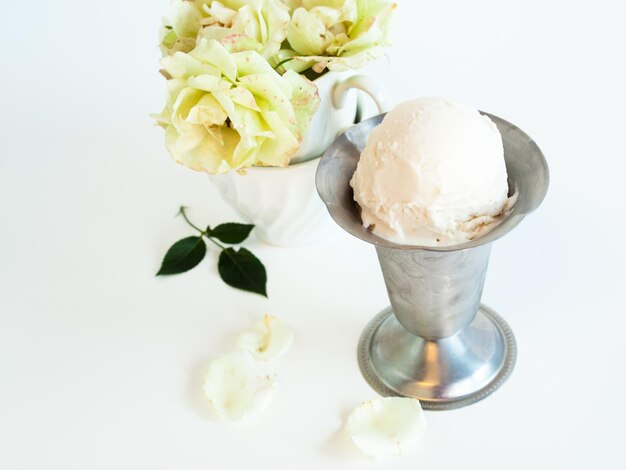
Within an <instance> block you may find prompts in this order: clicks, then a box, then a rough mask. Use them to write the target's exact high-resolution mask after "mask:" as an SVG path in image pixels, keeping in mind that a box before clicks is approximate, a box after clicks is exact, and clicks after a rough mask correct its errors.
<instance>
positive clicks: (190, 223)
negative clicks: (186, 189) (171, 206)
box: [178, 206, 226, 250]
mask: <svg viewBox="0 0 626 470" xmlns="http://www.w3.org/2000/svg"><path fill="white" fill-rule="evenodd" d="M178 212H179V213H180V214H181V215H182V216H183V219H185V222H187V223H188V224H189V225H190V226H191V227H193V228H194V229H196V230H197V231H198V232H200V235H202V236H204V237H206V238H207V239H208V240H209V241H210V242H212V243H214V244H215V245H217V246H219V247H220V248H221V249H222V250H225V249H226V247H225V246H224V245H222V244H221V243H218V242H216V241H215V240H214V239H213V238H211V237H210V236H209V235H208V234H207V233H206V230H200V228H198V227H197V226H195V225H194V224H193V223H192V222H191V220H189V218H188V217H187V214H186V213H185V206H180V209H179V210H178Z"/></svg>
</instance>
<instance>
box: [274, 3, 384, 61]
mask: <svg viewBox="0 0 626 470" xmlns="http://www.w3.org/2000/svg"><path fill="white" fill-rule="evenodd" d="M289 3H290V8H291V10H292V17H291V22H290V23H289V27H288V30H287V40H288V42H289V48H285V49H282V50H281V51H280V52H279V53H278V55H277V57H276V58H275V61H276V63H281V62H284V64H283V67H284V68H285V69H292V70H296V71H302V70H305V69H307V68H309V67H312V68H313V70H314V71H315V72H318V73H321V72H322V71H323V70H324V69H325V68H328V69H329V70H335V71H344V70H348V69H356V68H359V67H362V66H363V65H365V63H367V62H368V61H370V60H372V59H375V58H377V57H379V56H380V55H382V53H383V50H384V48H385V47H387V46H389V45H390V41H389V26H390V18H391V14H392V12H393V10H394V9H395V8H396V4H395V3H391V2H389V1H385V0H347V1H340V0H295V1H291V2H289ZM288 58H290V59H291V60H289V61H286V59H288Z"/></svg>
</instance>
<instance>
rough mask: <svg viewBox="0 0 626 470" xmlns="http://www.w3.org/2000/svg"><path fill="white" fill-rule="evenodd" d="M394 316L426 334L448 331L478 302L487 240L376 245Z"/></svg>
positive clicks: (434, 336) (466, 320)
mask: <svg viewBox="0 0 626 470" xmlns="http://www.w3.org/2000/svg"><path fill="white" fill-rule="evenodd" d="M376 251H377V253H378V260H379V261H380V267H381V269H382V272H383V277H384V279H385V285H386V287H387V292H388V294H389V300H390V302H391V307H392V309H393V312H394V314H395V316H396V318H397V320H398V322H399V323H400V324H401V325H402V326H403V327H404V328H406V329H407V330H408V331H410V332H411V333H413V334H414V335H417V336H420V337H422V338H424V339H426V340H439V339H443V338H447V337H449V336H452V335H454V334H456V333H458V332H459V331H461V330H462V329H464V328H465V327H466V326H467V325H469V324H470V323H471V322H472V320H474V317H475V316H476V313H477V312H478V308H479V306H480V298H481V295H482V291H483V286H484V283H485V276H486V274H487V265H488V263H489V253H490V251H491V243H487V244H485V245H480V246H477V247H475V248H470V249H467V250H460V251H445V252H444V251H428V250H406V249H394V248H386V247H382V246H378V247H376Z"/></svg>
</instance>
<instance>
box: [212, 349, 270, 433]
mask: <svg viewBox="0 0 626 470" xmlns="http://www.w3.org/2000/svg"><path fill="white" fill-rule="evenodd" d="M275 389H276V380H275V377H274V376H271V375H268V374H267V373H266V372H265V370H264V369H263V368H262V367H261V366H260V365H259V364H258V363H257V361H255V359H254V358H253V357H252V356H251V355H250V354H249V353H247V352H245V351H240V352H236V353H230V354H224V355H222V356H219V357H217V358H215V359H214V360H213V361H211V364H210V365H209V370H208V374H207V378H206V381H205V383H204V392H205V393H206V395H207V397H208V398H209V401H210V402H211V404H212V405H213V407H214V409H215V412H216V413H217V415H218V416H219V417H220V418H222V419H226V420H229V421H234V420H238V419H241V418H243V417H245V416H251V415H254V414H258V413H260V412H261V411H263V410H264V409H265V408H266V407H267V406H268V405H269V404H270V402H271V399H272V395H273V392H274V390H275Z"/></svg>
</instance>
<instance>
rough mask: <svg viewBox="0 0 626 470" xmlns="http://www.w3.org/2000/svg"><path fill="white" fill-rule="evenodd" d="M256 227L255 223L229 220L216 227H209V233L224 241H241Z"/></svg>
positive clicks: (231, 242)
mask: <svg viewBox="0 0 626 470" xmlns="http://www.w3.org/2000/svg"><path fill="white" fill-rule="evenodd" d="M253 228H254V225H249V224H237V223H235V222H229V223H226V224H220V225H218V226H217V227H215V228H213V229H212V228H211V227H207V235H208V236H210V237H213V238H217V239H218V240H219V241H221V242H224V243H230V244H231V245H233V244H235V243H241V242H242V241H244V240H245V239H246V238H248V235H250V232H251V231H252V229H253Z"/></svg>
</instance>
